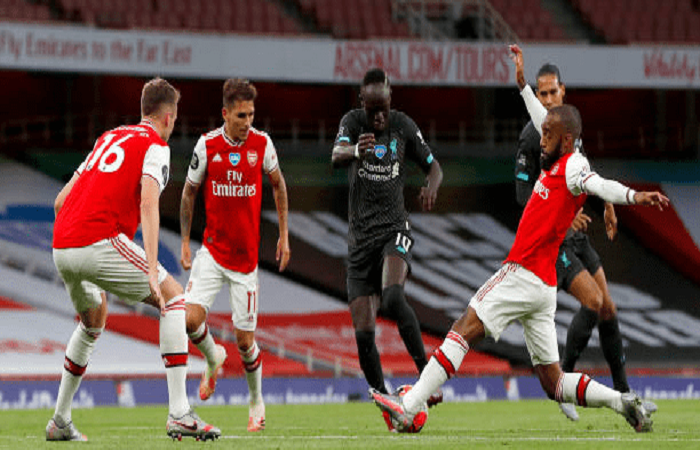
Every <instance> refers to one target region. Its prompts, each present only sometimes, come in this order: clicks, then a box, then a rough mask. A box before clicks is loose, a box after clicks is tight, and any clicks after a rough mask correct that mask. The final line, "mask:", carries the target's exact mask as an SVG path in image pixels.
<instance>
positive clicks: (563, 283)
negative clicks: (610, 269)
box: [556, 236, 603, 372]
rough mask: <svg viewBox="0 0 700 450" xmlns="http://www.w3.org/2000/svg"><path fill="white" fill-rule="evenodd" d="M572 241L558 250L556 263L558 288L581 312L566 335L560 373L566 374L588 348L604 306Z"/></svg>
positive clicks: (600, 294)
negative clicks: (579, 305) (574, 302)
mask: <svg viewBox="0 0 700 450" xmlns="http://www.w3.org/2000/svg"><path fill="white" fill-rule="evenodd" d="M584 237H585V236H584ZM572 241H573V240H571V239H568V240H567V241H566V242H567V243H565V244H563V245H562V246H561V248H560V249H559V255H558V257H557V263H556V268H557V284H558V287H559V288H560V289H564V290H565V291H566V292H568V293H569V294H571V295H573V296H574V297H575V298H576V299H577V300H578V301H579V303H581V308H580V309H579V310H578V312H577V313H576V314H575V315H574V318H573V319H572V320H571V324H569V330H568V331H567V334H566V348H565V349H564V358H563V360H562V369H563V370H564V371H565V372H573V370H574V367H575V366H576V361H578V359H579V357H580V356H581V353H582V352H583V350H584V349H585V348H586V346H587V345H588V341H589V340H590V338H591V333H592V332H593V329H594V328H595V326H596V325H597V324H598V312H599V311H600V308H601V306H602V305H603V293H602V292H601V290H600V289H599V288H598V285H597V284H596V282H595V280H594V279H593V277H592V276H591V273H589V272H588V270H586V267H585V265H584V262H583V261H581V259H580V258H579V255H580V254H579V252H578V251H577V247H576V245H575V244H574V243H573V242H572ZM568 243H571V245H569V244H568Z"/></svg>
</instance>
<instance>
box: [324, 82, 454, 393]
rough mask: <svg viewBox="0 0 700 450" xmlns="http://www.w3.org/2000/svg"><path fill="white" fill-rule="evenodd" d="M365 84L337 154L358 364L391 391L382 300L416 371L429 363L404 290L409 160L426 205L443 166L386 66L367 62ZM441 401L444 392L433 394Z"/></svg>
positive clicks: (335, 163)
mask: <svg viewBox="0 0 700 450" xmlns="http://www.w3.org/2000/svg"><path fill="white" fill-rule="evenodd" d="M360 92H361V93H360V97H361V100H362V108H361V109H355V110H352V111H350V112H348V113H347V114H346V115H345V116H344V117H343V119H342V120H341V122H340V129H339V131H338V135H337V137H336V140H335V144H334V147H333V153H332V162H333V166H334V167H348V180H349V183H350V197H349V225H350V226H349V230H348V268H347V289H348V300H349V305H350V314H351V316H352V323H353V327H354V328H355V339H356V341H357V352H358V356H359V360H360V367H362V371H363V372H364V375H365V379H366V380H367V383H368V384H369V385H370V386H371V387H372V388H374V389H375V390H376V391H378V392H384V393H386V392H387V391H386V387H385V385H384V374H383V372H382V366H381V362H380V360H379V353H378V351H377V346H376V344H375V342H374V334H375V322H376V318H377V311H378V310H379V309H380V306H381V307H382V309H383V310H384V311H386V314H387V316H388V317H390V318H391V319H394V320H395V321H396V322H397V325H398V329H399V333H400V335H401V338H402V339H403V341H404V344H405V345H406V349H407V350H408V353H409V354H410V355H411V357H412V358H413V360H414V362H415V364H416V367H417V368H418V372H419V373H420V372H422V371H423V368H424V367H425V365H426V364H427V359H426V356H425V346H424V344H423V340H422V337H421V332H420V325H419V323H418V319H417V318H416V315H415V313H414V311H413V309H412V308H411V307H410V306H409V305H408V303H407V302H406V297H405V294H404V283H405V281H406V277H407V275H408V272H409V267H410V262H411V247H412V246H413V238H412V237H411V227H410V225H409V223H408V213H407V212H406V208H405V205H404V197H403V190H404V181H405V179H406V167H405V166H406V161H407V160H409V159H410V160H413V161H414V162H416V163H417V164H418V166H419V167H420V168H421V169H422V170H423V172H425V173H426V174H427V176H426V185H425V186H424V187H422V188H421V191H420V199H421V201H422V206H423V208H424V209H425V210H431V209H432V208H433V205H434V204H435V200H436V198H437V191H438V188H439V187H440V183H441V182H442V169H441V168H440V164H439V163H438V161H437V159H435V157H434V156H433V154H432V152H431V150H430V147H429V146H428V144H427V143H426V142H425V140H424V139H423V136H422V135H421V132H420V130H419V129H418V127H417V126H416V124H415V123H414V122H413V120H411V118H410V117H408V116H407V115H406V114H404V113H402V112H399V111H395V110H392V109H390V108H391V88H390V86H389V79H388V77H387V75H386V73H385V72H384V71H383V70H381V69H372V70H369V71H368V72H367V73H366V74H365V76H364V79H363V81H362V87H361V91H360ZM440 401H442V394H441V393H436V395H435V396H434V397H433V398H432V399H431V403H432V402H435V403H438V402H440Z"/></svg>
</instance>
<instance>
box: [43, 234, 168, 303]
mask: <svg viewBox="0 0 700 450" xmlns="http://www.w3.org/2000/svg"><path fill="white" fill-rule="evenodd" d="M53 260H54V264H56V268H57V269H58V272H59V274H60V275H61V278H63V283H64V284H65V285H66V290H67V291H68V295H70V298H71V300H72V301H73V306H75V310H76V311H77V312H79V313H80V312H84V311H86V310H88V309H93V308H96V307H98V306H100V305H101V304H102V298H101V296H100V293H101V292H102V291H108V292H111V293H112V294H114V295H116V296H117V297H119V298H120V299H122V300H124V301H126V302H129V303H138V302H141V301H143V300H145V299H146V298H148V297H149V296H150V295H151V288H150V287H149V285H148V264H147V263H146V252H145V251H144V250H143V249H142V248H141V247H139V246H138V245H136V244H135V243H134V242H133V241H132V240H131V239H129V238H128V237H126V236H125V235H123V234H120V235H119V236H117V237H114V238H108V239H103V240H101V241H98V242H95V243H94V244H92V245H88V246H87V247H77V248H55V249H54V250H53ZM167 276H168V272H167V271H166V270H165V269H164V268H163V266H161V265H160V263H159V264H158V282H159V283H162V282H163V281H164V280H165V278H166V277H167Z"/></svg>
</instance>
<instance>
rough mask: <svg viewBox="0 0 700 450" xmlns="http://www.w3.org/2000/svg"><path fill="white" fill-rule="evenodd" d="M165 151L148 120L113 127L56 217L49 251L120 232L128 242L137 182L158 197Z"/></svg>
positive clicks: (137, 203) (136, 216)
mask: <svg viewBox="0 0 700 450" xmlns="http://www.w3.org/2000/svg"><path fill="white" fill-rule="evenodd" d="M169 172H170V147H168V145H167V144H166V143H165V141H163V139H161V138H160V136H158V133H157V132H156V130H155V129H154V128H153V126H152V125H151V124H150V123H149V122H148V121H143V122H141V123H140V124H138V125H128V126H122V127H119V128H115V129H113V130H110V131H108V132H106V133H104V134H103V135H102V136H100V138H99V139H98V140H97V142H96V143H95V147H94V148H93V150H92V152H90V154H89V155H88V156H87V158H85V161H83V163H82V164H81V165H80V167H79V168H78V170H76V173H77V174H78V175H79V178H78V180H77V181H76V183H75V184H74V185H73V188H72V189H71V192H70V193H69V194H68V196H67V197H66V200H65V202H64V203H63V206H62V207H61V209H60V211H59V212H58V216H57V217H56V222H55V224H54V232H53V248H75V247H85V246H88V245H91V244H94V243H95V242H98V241H100V240H102V239H107V238H111V237H115V236H117V235H119V234H120V233H124V234H125V235H126V236H127V237H128V238H129V239H133V238H134V235H135V234H136V229H137V228H138V226H139V223H140V222H141V177H143V176H144V175H145V176H149V177H151V178H153V179H154V180H156V181H157V182H158V185H159V186H160V191H161V192H163V189H164V188H165V185H166V184H167V183H168V174H169Z"/></svg>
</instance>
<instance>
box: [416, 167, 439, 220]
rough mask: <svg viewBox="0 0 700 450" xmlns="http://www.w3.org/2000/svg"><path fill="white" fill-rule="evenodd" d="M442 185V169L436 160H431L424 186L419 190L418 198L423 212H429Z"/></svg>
mask: <svg viewBox="0 0 700 450" xmlns="http://www.w3.org/2000/svg"><path fill="white" fill-rule="evenodd" d="M441 184H442V167H440V163H438V161H437V159H433V162H432V164H431V165H430V172H428V176H427V177H425V186H423V187H422V188H421V189H420V194H419V196H418V198H419V199H420V201H421V205H422V206H423V210H424V211H431V210H432V209H433V207H434V206H435V201H436V200H437V193H438V189H439V188H440V185H441Z"/></svg>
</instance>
